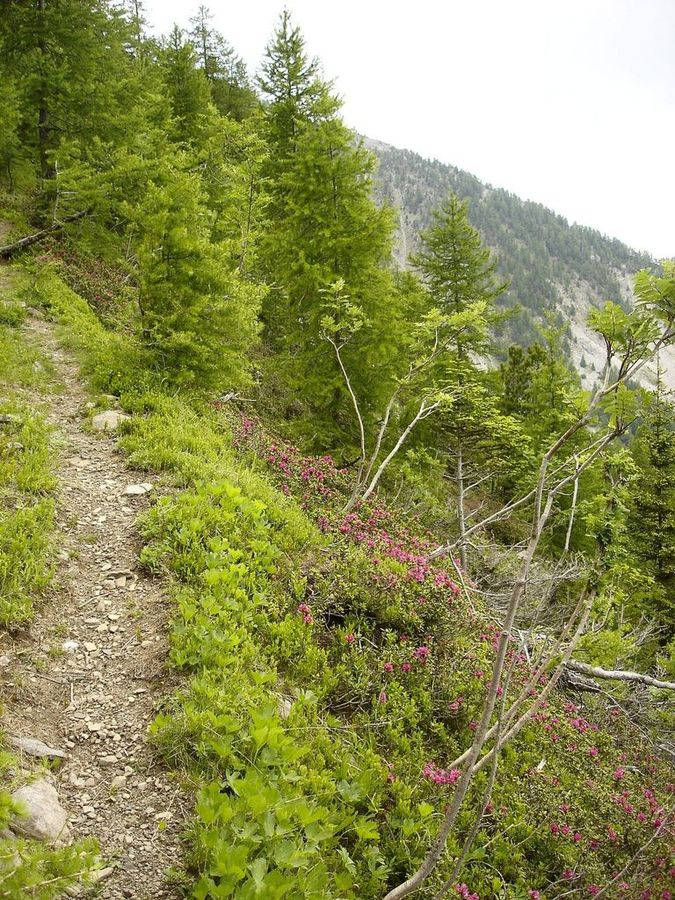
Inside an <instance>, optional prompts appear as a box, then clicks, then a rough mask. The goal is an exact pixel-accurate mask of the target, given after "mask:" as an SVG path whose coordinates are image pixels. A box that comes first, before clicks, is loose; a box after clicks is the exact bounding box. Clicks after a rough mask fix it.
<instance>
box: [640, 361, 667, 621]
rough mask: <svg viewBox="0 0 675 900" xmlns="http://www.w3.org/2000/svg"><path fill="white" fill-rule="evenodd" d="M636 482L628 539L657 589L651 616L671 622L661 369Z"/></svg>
mask: <svg viewBox="0 0 675 900" xmlns="http://www.w3.org/2000/svg"><path fill="white" fill-rule="evenodd" d="M634 456H635V459H636V462H637V464H638V470H639V476H638V479H637V483H636V490H635V495H634V500H633V515H632V523H631V524H632V534H633V541H634V544H635V546H636V548H637V549H638V551H639V554H640V556H641V557H642V559H644V560H645V561H646V563H647V566H648V570H649V571H650V573H651V574H652V576H653V578H654V581H655V583H656V585H657V590H656V591H654V593H653V596H652V598H651V606H652V613H653V614H655V615H657V616H658V619H659V621H661V622H670V623H671V626H670V631H669V632H668V636H669V637H672V634H673V622H675V408H674V407H673V404H672V400H671V392H669V391H667V389H666V387H665V385H664V383H663V373H662V371H661V366H660V365H659V366H658V367H657V380H656V385H655V390H654V393H653V396H652V398H651V400H650V402H649V405H648V407H647V409H646V412H645V415H644V417H643V420H642V425H641V427H640V429H639V431H638V436H637V440H636V442H635V447H634Z"/></svg>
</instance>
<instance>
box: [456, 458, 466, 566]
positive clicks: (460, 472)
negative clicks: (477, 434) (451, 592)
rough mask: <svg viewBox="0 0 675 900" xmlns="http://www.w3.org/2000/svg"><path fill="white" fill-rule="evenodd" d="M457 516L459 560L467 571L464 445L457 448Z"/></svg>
mask: <svg viewBox="0 0 675 900" xmlns="http://www.w3.org/2000/svg"><path fill="white" fill-rule="evenodd" d="M457 517H458V519H459V539H460V541H461V543H460V545H459V560H460V563H461V565H462V571H463V572H466V543H465V539H464V536H465V534H466V511H465V509H464V460H463V458H462V445H461V443H460V445H459V447H458V448H457Z"/></svg>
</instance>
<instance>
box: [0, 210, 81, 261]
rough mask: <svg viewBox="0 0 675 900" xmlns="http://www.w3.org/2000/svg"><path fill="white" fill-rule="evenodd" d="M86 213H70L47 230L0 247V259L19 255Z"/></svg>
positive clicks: (44, 229)
mask: <svg viewBox="0 0 675 900" xmlns="http://www.w3.org/2000/svg"><path fill="white" fill-rule="evenodd" d="M88 212H89V210H88V209H83V210H80V212H76V213H72V215H70V216H64V217H63V219H61V220H60V221H59V222H55V223H54V224H53V225H50V226H49V228H43V229H42V230H41V231H36V232H35V233H34V234H28V235H26V237H22V238H19V240H18V241H14V243H13V244H6V245H5V246H4V247H0V259H9V257H10V256H14V254H15V253H20V252H21V251H22V250H25V249H26V247H30V246H32V245H33V244H37V243H38V242H39V241H41V240H44V238H46V237H47V236H48V235H50V234H54V232H55V231H60V230H61V229H62V228H63V227H64V225H67V224H68V222H75V221H77V219H82V218H83V217H84V216H86V215H87V213H88Z"/></svg>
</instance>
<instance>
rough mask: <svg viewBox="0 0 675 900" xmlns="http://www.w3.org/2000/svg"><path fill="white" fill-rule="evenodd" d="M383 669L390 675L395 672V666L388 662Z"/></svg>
mask: <svg viewBox="0 0 675 900" xmlns="http://www.w3.org/2000/svg"><path fill="white" fill-rule="evenodd" d="M382 668H383V669H384V671H385V672H386V673H387V674H388V675H391V673H392V672H393V671H394V664H393V663H390V662H386V663H385V664H384V665H383V666H382Z"/></svg>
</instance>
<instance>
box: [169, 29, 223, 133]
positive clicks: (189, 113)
mask: <svg viewBox="0 0 675 900" xmlns="http://www.w3.org/2000/svg"><path fill="white" fill-rule="evenodd" d="M196 62H197V55H196V52H195V49H194V47H193V46H192V44H191V43H189V41H187V40H186V39H185V33H184V32H183V31H182V29H180V28H179V27H178V26H177V25H174V27H173V29H172V31H171V34H170V35H169V37H168V39H167V40H166V41H165V44H164V47H163V49H162V53H161V55H160V65H161V68H162V73H163V78H164V83H165V85H166V88H167V90H168V93H169V98H170V100H171V107H172V112H173V119H174V129H173V134H172V137H173V138H174V140H176V141H178V142H180V143H183V144H186V145H188V146H193V147H194V146H196V145H200V144H202V143H203V141H204V140H205V134H206V131H207V128H208V126H209V123H210V122H211V121H212V119H213V116H214V114H215V109H214V108H213V106H212V104H211V92H210V90H209V86H208V83H207V81H206V78H205V76H204V73H203V71H201V70H200V69H198V68H197V65H196Z"/></svg>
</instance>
